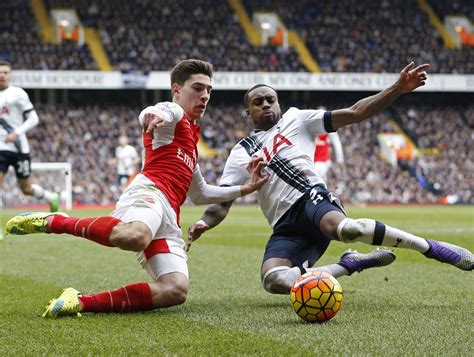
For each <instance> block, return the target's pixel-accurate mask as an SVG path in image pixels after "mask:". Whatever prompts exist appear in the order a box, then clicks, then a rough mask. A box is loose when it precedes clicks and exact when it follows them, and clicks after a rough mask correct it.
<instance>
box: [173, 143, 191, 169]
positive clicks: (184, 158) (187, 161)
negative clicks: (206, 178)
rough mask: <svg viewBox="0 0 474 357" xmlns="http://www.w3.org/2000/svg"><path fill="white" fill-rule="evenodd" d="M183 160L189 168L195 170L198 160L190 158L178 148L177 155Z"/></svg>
mask: <svg viewBox="0 0 474 357" xmlns="http://www.w3.org/2000/svg"><path fill="white" fill-rule="evenodd" d="M176 156H178V157H179V158H180V159H181V160H183V161H184V163H185V164H186V166H187V167H189V168H190V169H191V170H194V166H195V162H196V158H195V157H191V156H189V155H188V154H187V153H186V152H185V151H184V150H183V149H181V148H178V153H177V155H176Z"/></svg>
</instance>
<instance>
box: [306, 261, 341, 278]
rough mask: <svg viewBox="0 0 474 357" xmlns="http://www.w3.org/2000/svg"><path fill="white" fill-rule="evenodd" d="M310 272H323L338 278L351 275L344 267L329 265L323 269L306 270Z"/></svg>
mask: <svg viewBox="0 0 474 357" xmlns="http://www.w3.org/2000/svg"><path fill="white" fill-rule="evenodd" d="M306 271H308V272H315V271H322V272H325V273H329V274H331V275H332V276H333V277H335V278H338V277H340V276H343V275H349V272H348V271H347V270H346V268H344V267H343V266H342V265H339V264H329V265H323V266H321V267H314V268H306Z"/></svg>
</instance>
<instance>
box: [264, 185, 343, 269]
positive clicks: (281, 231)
mask: <svg viewBox="0 0 474 357" xmlns="http://www.w3.org/2000/svg"><path fill="white" fill-rule="evenodd" d="M331 211H337V212H341V213H342V214H344V215H345V216H347V215H346V213H345V211H344V208H343V206H342V204H341V203H340V201H339V199H337V198H336V197H335V196H334V195H333V194H332V193H331V192H329V191H328V190H327V189H326V187H324V185H316V186H314V187H312V188H311V189H309V190H307V191H306V192H305V193H304V194H303V196H301V197H300V198H299V199H298V200H297V201H296V202H295V203H294V204H293V206H291V207H290V209H289V210H288V211H287V212H286V213H285V214H284V215H283V216H282V217H281V218H280V219H279V220H278V222H277V224H276V225H275V227H274V228H273V233H272V235H271V236H270V239H269V240H268V242H267V246H266V248H265V254H264V256H263V261H264V262H265V261H266V260H268V259H270V258H285V259H289V260H290V261H291V262H292V263H293V265H294V266H298V267H311V266H313V265H314V264H315V263H316V262H317V261H318V260H319V258H320V257H321V256H322V255H323V254H324V252H325V251H326V249H327V247H328V246H329V243H330V242H331V239H330V238H329V237H327V236H325V235H324V234H323V233H322V232H321V231H320V229H319V223H320V222H321V218H322V217H323V216H324V215H325V214H326V213H328V212H331Z"/></svg>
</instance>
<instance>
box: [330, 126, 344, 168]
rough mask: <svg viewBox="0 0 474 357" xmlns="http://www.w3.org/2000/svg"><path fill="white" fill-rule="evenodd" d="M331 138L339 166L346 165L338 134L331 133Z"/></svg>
mask: <svg viewBox="0 0 474 357" xmlns="http://www.w3.org/2000/svg"><path fill="white" fill-rule="evenodd" d="M329 138H330V141H331V144H332V147H333V148H334V156H335V157H336V162H337V163H338V164H343V163H344V151H343V150H342V144H341V139H340V138H339V135H338V134H337V133H329Z"/></svg>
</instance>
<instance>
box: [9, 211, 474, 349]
mask: <svg viewBox="0 0 474 357" xmlns="http://www.w3.org/2000/svg"><path fill="white" fill-rule="evenodd" d="M202 210H203V208H196V207H186V208H184V209H183V213H182V226H183V228H187V226H188V225H189V224H190V223H192V222H194V221H195V220H196V219H198V218H199V217H200V214H201V213H202ZM16 213H17V212H12V211H6V210H4V212H3V213H2V214H3V223H5V222H6V219H8V218H9V217H11V216H12V215H14V214H16ZM72 213H73V214H74V215H81V216H95V215H103V214H107V213H108V212H106V211H100V210H93V211H85V210H82V211H74V212H72ZM349 213H350V214H351V216H353V217H373V218H375V219H377V220H381V221H384V222H386V223H387V224H390V225H392V226H396V227H399V228H402V229H406V230H409V231H411V232H413V233H415V234H418V235H423V236H426V237H429V238H433V239H441V240H445V241H448V242H452V243H456V244H460V245H462V246H464V247H466V248H469V249H470V250H474V240H473V236H474V234H473V233H474V225H473V217H474V208H473V207H438V206H433V207H369V208H356V207H350V208H349ZM269 233H270V228H269V227H268V225H267V223H266V221H265V220H264V219H263V217H262V215H261V213H260V211H259V209H258V208H257V207H254V206H247V207H237V206H236V207H233V208H232V210H231V213H230V214H229V217H228V219H227V220H226V221H225V222H223V223H222V224H221V225H220V226H219V227H217V228H215V229H214V230H212V231H210V232H208V233H207V234H206V236H203V238H202V239H200V240H199V241H198V242H196V243H195V244H194V245H193V249H192V251H191V252H190V259H189V266H190V274H191V276H190V281H191V288H190V293H189V298H188V301H187V302H186V303H185V304H184V305H182V306H178V307H174V308H170V309H164V310H157V311H153V312H146V313H137V314H124V315H121V314H98V315H94V314H85V315H84V316H83V318H81V319H76V318H62V319H58V320H46V319H42V318H41V317H40V315H41V313H42V311H43V307H44V305H46V303H47V301H48V299H49V298H51V297H53V296H56V295H57V294H58V293H59V292H60V291H61V289H62V288H64V287H67V286H73V287H75V288H77V289H79V290H81V291H84V292H86V293H90V292H97V291H102V290H109V289H115V288H118V287H120V286H122V285H124V284H129V283H134V282H139V281H146V280H148V277H147V275H146V274H145V273H144V272H143V271H142V270H141V269H140V267H139V264H138V263H137V262H136V259H135V257H134V255H133V254H132V253H129V252H124V251H120V250H118V249H110V248H105V247H100V246H98V245H95V244H93V243H90V242H87V241H83V240H81V239H77V238H73V237H69V236H53V235H51V236H50V235H41V236H24V237H12V236H7V237H6V239H5V240H4V241H3V242H0V287H1V289H0V292H1V293H0V355H2V356H3V355H9V356H10V355H31V354H48V355H49V354H59V355H69V354H81V355H84V354H94V355H95V354H101V355H111V354H119V353H121V354H134V355H161V354H167V355H170V354H173V355H257V354H258V355H269V356H270V355H273V356H275V355H295V354H301V355H317V356H323V355H335V354H338V355H341V354H350V355H367V354H372V355H407V354H408V355H420V354H424V355H456V356H457V355H473V354H474V347H473V339H472V327H471V326H472V325H473V322H474V318H473V314H472V310H473V306H474V304H473V303H474V298H473V292H474V291H473V286H474V285H473V282H474V281H473V278H472V273H470V272H463V271H460V270H458V269H456V268H454V267H451V266H448V265H445V264H440V263H437V262H435V261H431V260H427V259H425V258H424V257H423V256H422V255H420V254H418V253H416V252H411V251H403V250H397V251H396V254H397V260H396V261H395V263H394V264H392V265H391V266H389V267H386V268H381V269H373V270H369V271H365V272H363V273H361V274H354V275H353V276H352V277H343V278H340V279H339V280H340V282H341V284H342V286H343V289H344V293H345V302H346V305H345V306H344V308H343V310H342V311H341V312H340V313H339V315H338V316H337V317H336V318H335V319H334V320H331V321H329V322H328V323H326V324H322V325H312V324H308V323H304V322H302V321H300V320H299V319H298V317H297V316H296V314H294V312H293V311H292V310H291V307H290V304H289V298H288V297H287V296H275V295H270V294H267V293H266V292H265V291H264V290H263V289H262V288H261V286H260V281H259V267H260V262H261V257H262V254H263V249H264V246H265V243H266V239H267V237H268V235H269ZM352 247H353V248H356V249H358V250H360V251H364V252H365V251H369V250H371V248H372V247H370V246H367V245H362V244H357V245H354V246H352ZM347 248H348V246H347V245H344V244H341V243H333V244H332V245H331V246H330V248H329V249H328V251H327V253H326V254H325V256H324V257H323V258H322V259H321V260H320V262H318V264H321V265H322V264H327V263H331V262H335V261H337V260H338V258H339V256H340V254H341V253H342V252H343V251H344V250H345V249H347Z"/></svg>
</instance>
